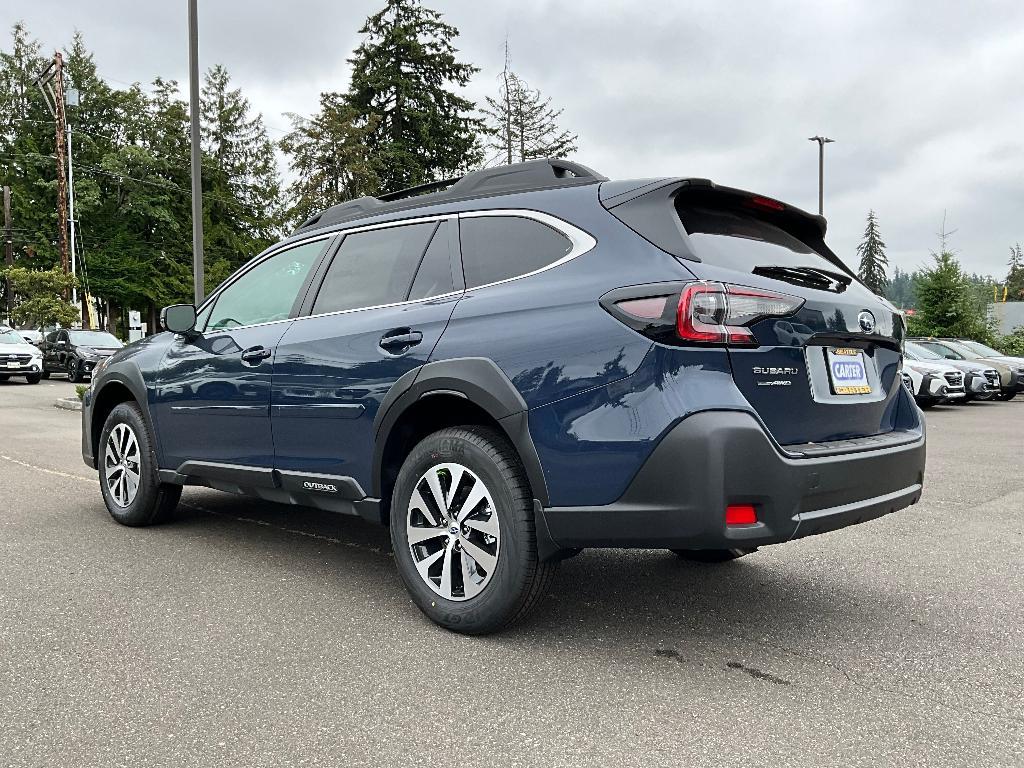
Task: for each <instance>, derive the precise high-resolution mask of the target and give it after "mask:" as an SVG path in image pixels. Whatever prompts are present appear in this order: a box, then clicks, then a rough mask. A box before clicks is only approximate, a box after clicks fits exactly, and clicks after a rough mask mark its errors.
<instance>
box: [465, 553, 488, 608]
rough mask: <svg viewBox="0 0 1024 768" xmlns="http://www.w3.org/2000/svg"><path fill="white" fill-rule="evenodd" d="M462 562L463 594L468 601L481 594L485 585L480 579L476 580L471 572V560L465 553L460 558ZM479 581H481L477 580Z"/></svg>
mask: <svg viewBox="0 0 1024 768" xmlns="http://www.w3.org/2000/svg"><path fill="white" fill-rule="evenodd" d="M459 560H461V561H462V593H463V596H464V597H466V598H467V599H468V598H470V597H474V596H476V595H478V594H480V590H482V589H483V588H484V583H483V580H482V579H479V577H477V578H474V574H472V573H471V572H470V570H469V562H470V558H468V557H466V553H465V552H463V553H462V556H461V557H459ZM477 579H479V581H478V580H477Z"/></svg>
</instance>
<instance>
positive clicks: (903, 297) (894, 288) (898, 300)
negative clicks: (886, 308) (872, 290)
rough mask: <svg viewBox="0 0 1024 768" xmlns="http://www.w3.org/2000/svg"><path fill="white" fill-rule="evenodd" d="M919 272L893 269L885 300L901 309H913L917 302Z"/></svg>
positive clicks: (886, 286) (887, 284)
mask: <svg viewBox="0 0 1024 768" xmlns="http://www.w3.org/2000/svg"><path fill="white" fill-rule="evenodd" d="M917 277H918V273H917V272H904V271H903V270H901V269H900V268H899V267H895V268H893V272H892V279H891V280H889V281H888V282H887V283H886V285H885V294H884V295H885V298H887V299H888V300H889V301H891V302H892V303H893V304H894V305H895V306H897V307H899V308H900V309H913V308H914V306H915V304H916V302H917V294H916V287H917Z"/></svg>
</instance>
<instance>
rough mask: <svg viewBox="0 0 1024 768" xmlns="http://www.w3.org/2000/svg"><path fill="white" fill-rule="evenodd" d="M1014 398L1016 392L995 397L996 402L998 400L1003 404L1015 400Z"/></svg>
mask: <svg viewBox="0 0 1024 768" xmlns="http://www.w3.org/2000/svg"><path fill="white" fill-rule="evenodd" d="M1016 396H1017V393H1016V392H1003V393H1002V394H1000V395H997V396H996V400H999V401H1001V402H1004V403H1008V402H1010V401H1011V400H1013V398H1015V397H1016Z"/></svg>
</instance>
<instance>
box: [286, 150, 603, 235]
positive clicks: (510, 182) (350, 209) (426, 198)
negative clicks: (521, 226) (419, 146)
mask: <svg viewBox="0 0 1024 768" xmlns="http://www.w3.org/2000/svg"><path fill="white" fill-rule="evenodd" d="M607 180H608V179H607V177H606V176H602V175H601V174H600V173H598V172H597V171H595V170H593V169H592V168H588V167H587V166H585V165H581V164H580V163H574V162H572V161H571V160H562V159H558V158H547V159H543V160H529V161H527V162H525V163H514V164H512V165H502V166H498V167H496V168H483V169H481V170H479V171H473V172H472V173H468V174H466V175H465V176H461V177H459V178H455V179H447V180H444V181H435V182H430V183H428V184H421V185H419V186H416V187H410V188H409V189H403V190H399V191H397V192H390V193H387V194H383V195H380V196H379V197H360V198H358V199H356V200H349V201H347V202H344V203H339V204H338V205H334V206H331V207H330V208H328V209H327V210H325V211H321V212H320V213H318V214H316V215H315V216H311V217H310V218H309V219H307V220H306V221H304V222H303V223H302V224H300V225H299V226H298V228H297V229H296V230H295V232H293V233H292V234H298V233H300V232H305V231H307V230H313V229H320V228H321V227H326V226H329V225H332V224H338V223H341V222H348V221H354V220H357V219H362V218H366V217H369V216H376V215H378V214H382V213H390V212H392V211H400V210H406V209H412V208H421V207H424V206H428V205H436V204H439V203H450V202H456V201H459V200H471V199H477V198H481V197H491V196H494V195H510V194H514V193H516V192H529V191H534V190H541V189H555V188H558V187H579V186H585V185H588V184H599V183H601V182H602V181H607Z"/></svg>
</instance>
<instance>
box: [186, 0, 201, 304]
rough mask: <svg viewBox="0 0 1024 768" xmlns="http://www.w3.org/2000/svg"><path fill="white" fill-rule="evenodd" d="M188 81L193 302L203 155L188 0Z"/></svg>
mask: <svg viewBox="0 0 1024 768" xmlns="http://www.w3.org/2000/svg"><path fill="white" fill-rule="evenodd" d="M188 81H189V102H190V103H189V108H190V112H191V117H192V281H193V287H194V293H195V303H196V306H199V304H200V303H201V302H202V301H203V294H204V293H205V288H204V284H203V155H202V151H203V150H202V146H201V144H200V141H201V140H202V136H201V134H200V132H199V107H200V104H199V12H198V9H197V8H196V0H188Z"/></svg>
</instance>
